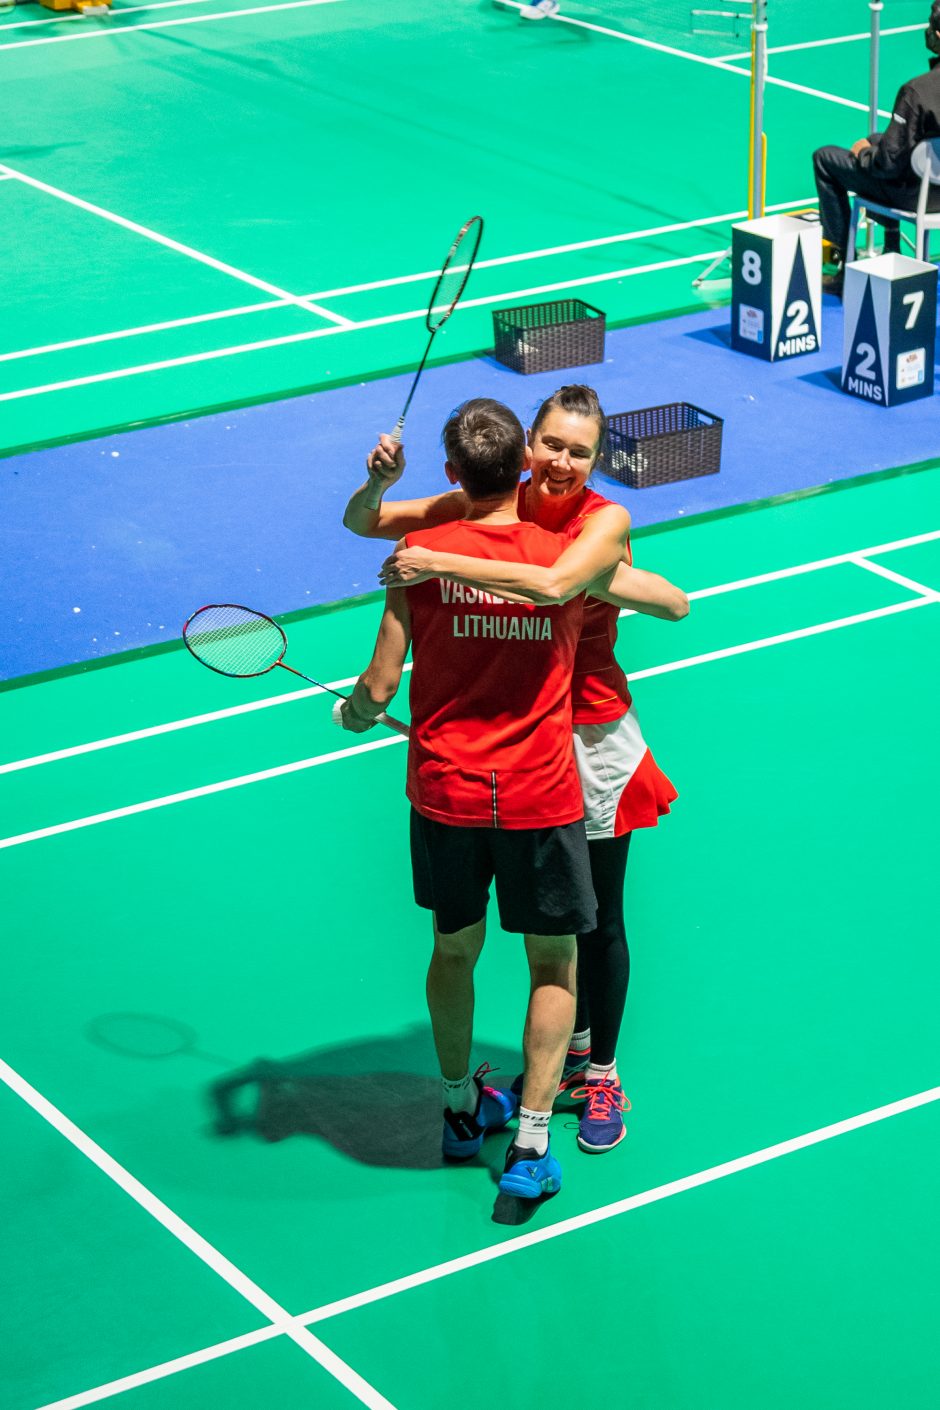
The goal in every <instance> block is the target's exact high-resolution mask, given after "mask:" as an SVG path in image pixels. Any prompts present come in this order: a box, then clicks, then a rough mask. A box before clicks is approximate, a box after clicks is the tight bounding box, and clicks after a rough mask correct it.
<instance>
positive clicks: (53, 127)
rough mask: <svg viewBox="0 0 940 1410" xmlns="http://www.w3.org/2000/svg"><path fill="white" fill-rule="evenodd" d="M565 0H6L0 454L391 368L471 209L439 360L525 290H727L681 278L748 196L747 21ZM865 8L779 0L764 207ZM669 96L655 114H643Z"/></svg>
mask: <svg viewBox="0 0 940 1410" xmlns="http://www.w3.org/2000/svg"><path fill="white" fill-rule="evenodd" d="M563 8H564V14H563V17H562V20H559V21H557V22H556V21H552V22H550V23H543V24H538V25H531V24H529V25H526V24H524V23H521V22H520V21H519V19H518V17H517V15H516V13H515V11H514V10H513V9H512V8H511V6H506V5H501V6H497V5H494V4H492V3H491V0H461V3H455V4H450V5H443V4H441V3H440V0H398V3H397V4H396V5H394V6H393V7H389V6H387V5H381V4H377V3H375V0H272V3H264V2H263V0H260V3H259V0H255V3H249V0H224V3H223V0H154V3H152V4H147V5H132V4H125V3H121V0H117V3H116V4H115V6H114V8H113V11H112V13H111V14H110V15H109V16H107V17H104V18H101V19H87V20H79V19H78V18H77V17H75V16H71V15H66V16H58V17H57V16H54V15H43V16H42V17H41V18H35V14H36V11H35V10H34V8H33V7H26V6H18V7H16V8H15V9H14V10H12V11H10V12H9V13H7V14H5V15H2V16H0V78H2V82H3V85H4V92H5V94H6V96H7V103H6V118H5V129H4V135H5V144H4V152H3V154H2V161H0V243H2V247H3V248H4V249H5V250H6V252H7V256H6V270H7V274H8V279H7V283H6V296H5V304H4V308H5V318H4V326H3V333H2V336H0V452H4V451H5V452H10V451H13V450H22V449H25V448H30V447H34V446H36V445H40V444H48V443H51V442H57V441H61V440H66V439H69V438H73V437H79V436H86V435H91V434H95V433H97V432H100V431H102V430H103V429H106V428H112V427H125V426H133V425H138V424H141V423H145V422H151V421H159V420H161V419H163V418H168V417H176V416H183V415H186V414H190V413H193V412H196V411H198V410H200V409H206V408H208V407H213V406H221V405H233V404H243V403H246V402H250V401H261V400H267V399H271V398H273V397H277V396H283V395H286V394H290V393H293V392H299V391H302V390H308V389H310V388H314V387H323V386H330V385H337V384H339V383H342V382H349V381H360V380H362V379H364V378H367V377H375V376H380V375H383V374H385V373H387V372H388V371H390V370H393V369H400V368H403V367H407V366H410V365H413V363H414V362H415V360H416V358H417V355H418V354H419V352H420V350H421V348H420V345H421V343H422V338H421V319H422V317H423V314H424V308H425V303H426V298H427V294H428V292H429V290H430V285H429V276H430V275H431V274H432V273H433V271H434V270H435V268H436V267H437V266H438V265H439V263H440V260H441V259H442V257H443V254H444V251H445V250H446V249H447V247H448V244H449V243H450V240H451V238H452V236H453V234H454V233H455V231H456V229H457V228H458V227H459V226H460V224H461V223H462V222H463V221H464V220H465V219H466V218H467V217H468V216H469V215H471V214H473V213H475V212H477V211H479V212H481V213H482V214H483V215H484V216H485V218H486V222H487V229H486V234H485V237H484V245H483V248H482V250H481V263H480V264H478V266H477V268H476V270H475V272H474V275H473V279H472V283H471V285H470V287H469V289H468V292H467V299H466V301H465V303H464V305H463V306H462V308H461V310H460V313H459V316H457V317H455V318H454V319H453V320H452V321H451V323H450V324H449V325H448V327H447V329H446V330H444V331H443V332H442V334H441V337H440V339H439V341H438V343H437V344H436V346H435V350H434V356H435V359H437V360H441V359H444V358H458V357H465V356H467V355H468V354H469V353H471V352H476V351H480V350H486V349H488V348H490V347H492V319H491V314H492V311H493V309H494V308H499V307H506V306H508V305H511V304H512V303H515V302H519V301H522V302H531V301H532V299H533V298H535V297H537V296H541V297H545V298H548V297H551V296H552V294H553V293H558V294H564V295H565V296H575V297H581V298H584V299H586V300H587V301H588V302H590V303H593V304H596V305H599V306H600V307H601V308H602V309H604V310H605V312H606V313H607V316H608V319H609V321H610V322H611V323H613V324H616V323H624V322H628V321H632V320H638V319H649V318H652V317H657V316H662V315H664V314H667V313H670V312H674V311H676V310H679V309H683V308H690V307H695V306H700V305H701V303H702V301H703V300H705V301H716V300H717V301H721V300H724V299H725V298H727V295H728V287H729V286H728V283H727V281H726V280H725V279H724V278H722V277H717V278H715V279H713V280H710V281H709V282H708V284H707V285H706V286H704V292H703V293H701V294H699V293H696V292H695V291H694V290H693V289H692V287H691V280H692V278H693V277H694V276H695V274H697V273H698V272H699V271H701V270H702V269H703V267H704V265H705V263H706V262H708V261H710V260H711V258H712V257H713V256H714V254H715V253H717V252H720V251H721V250H722V249H723V248H724V247H725V246H726V245H727V243H728V240H729V228H730V224H731V222H732V220H733V219H734V218H736V217H737V218H739V217H740V216H741V215H742V214H743V213H744V212H743V210H742V206H745V205H746V203H747V200H746V193H747V190H748V176H747V173H748V167H747V161H748V156H747V154H748V109H749V98H750V83H749V60H748V54H747V51H748V43H747V42H743V43H742V40H741V37H740V35H735V34H734V31H733V28H732V27H731V26H730V25H728V24H727V23H726V22H725V21H714V22H712V23H717V24H718V25H719V27H722V26H724V27H725V29H726V30H727V33H726V34H725V35H723V36H719V37H714V36H711V37H709V36H700V35H695V34H693V33H692V32H691V24H692V21H691V17H690V9H691V7H686V8H682V7H677V6H675V5H672V4H666V3H664V0H654V3H646V4H644V3H625V0H611V3H610V4H609V5H607V6H606V7H604V8H603V9H602V8H601V7H599V6H589V5H586V4H579V3H577V0H573V3H572V4H570V5H569V4H567V3H566V4H565V6H564V7H563ZM717 8H718V9H721V8H722V7H721V6H720V5H719V6H717ZM922 12H923V3H922V0H917V3H916V4H915V3H913V0H886V3H885V7H884V13H883V18H882V24H883V27H884V30H885V34H884V38H883V41H882V56H881V99H880V101H881V104H882V108H883V109H884V110H885V111H886V112H887V111H888V110H889V108H890V104H891V101H892V98H893V95H894V92H895V91H896V89H897V87H898V85H899V84H900V83H901V82H902V81H903V80H904V79H907V78H909V77H910V76H911V75H912V74H914V73H916V72H919V71H920V70H921V69H922V68H923V67H924V61H925V51H924V47H923V40H922V35H921V32H920V31H921V28H922V25H923V22H924V15H923V13H922ZM26 16H29V18H26ZM868 24H869V8H868V5H867V3H865V0H842V3H840V4H839V5H838V6H834V5H829V6H822V5H819V6H811V5H808V4H806V3H805V0H774V3H773V4H772V6H771V29H770V34H769V40H770V49H771V53H770V83H769V87H768V90H767V101H766V130H767V134H768V190H767V200H768V202H769V204H770V206H771V207H772V208H780V207H783V208H793V207H795V206H799V205H805V204H806V202H807V200H808V198H811V197H812V196H813V194H814V191H813V182H812V175H811V168H810V160H809V158H810V153H811V151H812V150H813V148H814V147H816V146H818V145H820V144H822V143H824V142H840V143H849V142H851V141H852V140H853V139H854V138H856V137H857V136H859V135H860V134H862V133H864V132H865V130H866V129H867V126H868V119H867V106H868V57H867V56H868V45H867V43H866V42H864V40H863V39H859V38H853V37H852V36H858V35H864V34H866V33H867V31H868ZM895 31H898V32H895ZM834 36H844V42H841V43H839V44H835V45H831V44H825V43H824V42H823V41H825V40H827V39H831V38H833V37H834ZM793 46H796V47H793ZM807 46H808V47H807ZM777 49H780V50H781V51H782V52H779V53H778V52H776V51H777ZM53 82H54V85H55V94H56V97H55V103H54V106H53V107H52V108H50V109H49V111H48V112H47V113H46V115H45V116H44V118H43V122H42V123H41V124H40V125H37V121H36V103H35V94H36V92H37V89H38V91H43V88H42V86H43V85H48V84H50V83H53ZM663 94H668V95H671V97H670V99H669V100H668V102H667V109H668V111H669V113H670V114H671V118H672V120H671V121H670V122H667V123H659V122H657V121H651V117H650V115H651V114H652V113H656V112H658V111H660V105H661V103H662V97H663ZM683 115H685V116H684V117H683ZM677 122H678V123H679V124H680V125H679V126H678V127H677V126H676V123H677ZM720 274H721V271H719V275H720ZM416 276H417V277H416ZM300 299H306V300H308V305H307V306H301V305H300V304H299V303H298V300H300ZM310 300H312V301H313V304H314V305H315V307H311V306H310V305H309V301H310Z"/></svg>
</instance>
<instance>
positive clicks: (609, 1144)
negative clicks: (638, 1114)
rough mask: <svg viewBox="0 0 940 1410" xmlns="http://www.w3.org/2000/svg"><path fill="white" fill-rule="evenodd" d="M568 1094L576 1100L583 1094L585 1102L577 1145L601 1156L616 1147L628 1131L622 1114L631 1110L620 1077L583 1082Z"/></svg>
mask: <svg viewBox="0 0 940 1410" xmlns="http://www.w3.org/2000/svg"><path fill="white" fill-rule="evenodd" d="M569 1096H571V1097H573V1098H575V1099H577V1098H579V1097H584V1098H585V1100H586V1102H587V1105H586V1106H585V1108H584V1113H583V1115H582V1117H581V1120H580V1121H579V1122H578V1145H579V1146H580V1147H581V1149H582V1150H583V1151H587V1152H588V1154H589V1155H600V1154H601V1153H602V1152H603V1151H609V1150H613V1148H614V1146H619V1144H620V1142H621V1141H622V1140H623V1138H624V1136H625V1135H626V1134H627V1128H626V1126H624V1124H623V1115H622V1113H623V1112H624V1111H629V1110H630V1103H629V1101H628V1099H627V1097H626V1096H625V1095H624V1090H623V1088H622V1087H621V1085H620V1078H619V1077H609V1078H607V1080H606V1081H604V1082H585V1084H584V1086H583V1087H576V1088H575V1089H574V1090H573V1091H572V1092H570V1093H569Z"/></svg>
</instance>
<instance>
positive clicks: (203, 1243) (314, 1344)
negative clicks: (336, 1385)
mask: <svg viewBox="0 0 940 1410" xmlns="http://www.w3.org/2000/svg"><path fill="white" fill-rule="evenodd" d="M0 1081H3V1082H5V1083H6V1085H7V1086H8V1087H9V1088H10V1090H11V1091H12V1092H15V1093H16V1095H17V1096H18V1097H21V1098H22V1099H23V1101H24V1102H26V1103H27V1105H28V1106H31V1107H32V1109H33V1111H35V1112H36V1113H37V1114H38V1115H39V1116H41V1117H42V1118H43V1120H45V1121H48V1123H49V1125H50V1126H53V1127H54V1128H55V1130H56V1131H58V1133H59V1135H60V1136H64V1138H65V1139H66V1140H67V1141H68V1142H69V1143H70V1144H71V1145H73V1146H74V1147H75V1149H76V1150H78V1151H80V1152H81V1154H82V1155H84V1156H87V1158H88V1159H89V1160H90V1161H91V1162H92V1164H94V1165H96V1166H97V1167H98V1169H99V1170H100V1171H101V1172H102V1174H104V1175H106V1176H107V1177H108V1179H109V1180H113V1181H114V1183H115V1184H116V1185H117V1186H118V1187H119V1188H120V1189H122V1190H123V1191H124V1193H125V1194H126V1195H129V1196H130V1198H131V1199H132V1200H134V1201H135V1203H137V1204H139V1205H140V1207H141V1208H142V1209H144V1210H146V1212H147V1213H148V1214H150V1215H151V1216H152V1217H153V1218H154V1219H156V1220H157V1222H158V1223H159V1224H162V1225H163V1227H164V1229H166V1230H167V1232H168V1233H170V1234H172V1235H173V1237H174V1238H176V1239H178V1240H179V1241H180V1243H181V1244H183V1245H184V1246H185V1247H186V1248H188V1249H189V1251H190V1253H193V1254H195V1256H196V1257H197V1258H198V1259H200V1260H201V1261H202V1262H203V1263H205V1264H206V1266H207V1267H209V1268H211V1269H212V1271H213V1273H216V1274H217V1275H218V1276H219V1277H220V1278H221V1279H222V1280H223V1281H224V1282H226V1283H228V1285H229V1287H230V1288H233V1289H234V1290H235V1292H237V1293H240V1294H241V1296H242V1297H243V1298H245V1300H246V1302H248V1303H250V1304H251V1306H252V1307H254V1308H255V1309H256V1310H257V1311H258V1312H260V1313H261V1315H262V1316H263V1317H266V1318H267V1319H268V1320H269V1321H270V1322H272V1323H273V1324H274V1325H275V1326H277V1327H278V1328H279V1329H280V1331H282V1332H283V1333H284V1335H285V1336H288V1337H290V1339H291V1341H293V1342H296V1343H297V1345H298V1346H299V1347H300V1348H301V1349H302V1350H303V1351H305V1352H306V1353H307V1355H308V1356H311V1357H312V1358H313V1360H314V1361H316V1362H317V1363H318V1364H319V1365H320V1366H322V1367H323V1369H324V1370H325V1371H328V1372H329V1373H330V1375H331V1376H333V1377H335V1379H336V1380H338V1381H339V1382H340V1384H341V1385H343V1386H345V1387H346V1389H347V1390H348V1391H350V1393H351V1394H352V1395H354V1396H355V1397H356V1399H357V1400H360V1401H361V1402H362V1404H363V1405H368V1406H370V1407H371V1410H394V1407H392V1406H390V1404H389V1402H388V1401H387V1400H386V1399H385V1398H384V1396H381V1395H379V1393H378V1392H377V1391H376V1390H375V1389H374V1388H373V1387H372V1386H370V1385H369V1384H368V1382H367V1381H365V1380H363V1378H362V1376H360V1375H359V1374H358V1372H356V1371H354V1370H353V1369H352V1367H351V1366H347V1364H346V1363H345V1361H341V1360H340V1358H339V1357H338V1356H337V1355H336V1354H335V1352H333V1351H331V1350H330V1348H329V1347H328V1346H325V1345H324V1344H323V1342H321V1341H320V1340H319V1338H318V1337H315V1336H313V1335H312V1334H311V1333H309V1332H306V1331H305V1330H304V1329H303V1328H302V1326H301V1325H300V1319H299V1318H296V1317H291V1315H290V1313H289V1312H287V1310H286V1309H285V1308H283V1307H281V1305H280V1303H278V1302H275V1300H274V1298H273V1297H271V1296H270V1295H269V1294H268V1293H266V1292H265V1291H264V1289H263V1288H260V1287H259V1286H258V1284H257V1283H255V1282H253V1281H252V1280H251V1278H249V1277H248V1276H247V1275H246V1274H245V1273H243V1272H242V1271H241V1269H240V1268H236V1267H235V1264H234V1263H232V1262H230V1260H229V1259H227V1258H226V1257H225V1256H224V1254H222V1253H220V1252H219V1250H218V1249H217V1248H215V1247H213V1245H212V1244H210V1243H209V1242H208V1240H207V1239H204V1238H203V1237H202V1235H201V1234H197V1233H196V1231H195V1229H193V1228H192V1227H191V1226H190V1225H189V1224H187V1223H186V1222H185V1220H183V1219H181V1218H180V1217H179V1215H178V1214H174V1212H173V1210H172V1209H170V1208H169V1206H168V1205H166V1204H164V1203H163V1201H162V1200H161V1199H158V1198H157V1196H156V1195H155V1194H153V1193H152V1192H151V1191H150V1190H148V1189H147V1187H146V1186H145V1185H143V1184H141V1182H140V1181H139V1180H138V1179H137V1178H136V1177H135V1176H134V1175H131V1173H130V1171H128V1170H125V1168H124V1167H123V1165H119V1164H118V1162H117V1161H116V1160H115V1159H114V1158H113V1156H110V1155H108V1153H107V1151H105V1150H103V1149H102V1147H101V1146H99V1145H98V1143H97V1142H96V1141H93V1140H92V1139H91V1137H90V1136H87V1135H86V1134H85V1132H84V1131H82V1130H81V1129H80V1128H79V1127H78V1126H76V1125H75V1123H74V1121H70V1120H69V1118H68V1117H67V1116H65V1115H64V1114H63V1113H62V1112H61V1111H59V1109H58V1107H55V1106H53V1105H52V1103H51V1102H50V1101H48V1100H47V1099H46V1098H45V1097H44V1096H43V1095H42V1094H41V1093H40V1092H37V1091H36V1089H35V1087H32V1086H30V1084H29V1083H28V1082H27V1081H26V1080H25V1079H24V1078H23V1077H21V1076H20V1075H19V1073H18V1072H15V1071H14V1070H13V1068H12V1067H10V1066H9V1065H8V1064H7V1063H5V1062H3V1061H2V1060H0Z"/></svg>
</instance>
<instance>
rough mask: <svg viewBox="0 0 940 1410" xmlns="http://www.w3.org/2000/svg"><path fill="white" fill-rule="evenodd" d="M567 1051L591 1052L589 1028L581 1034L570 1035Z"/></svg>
mask: <svg viewBox="0 0 940 1410" xmlns="http://www.w3.org/2000/svg"><path fill="white" fill-rule="evenodd" d="M568 1051H569V1053H589V1052H590V1051H591V1030H590V1028H585V1029H584V1031H583V1032H582V1033H572V1035H571V1042H570V1043H569V1044H568Z"/></svg>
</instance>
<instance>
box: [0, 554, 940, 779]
mask: <svg viewBox="0 0 940 1410" xmlns="http://www.w3.org/2000/svg"><path fill="white" fill-rule="evenodd" d="M937 539H940V529H933V530H931V531H930V532H929V533H926V534H913V535H911V536H910V537H908V538H904V539H894V540H892V541H891V542H890V543H881V544H876V545H875V546H874V547H873V548H855V549H852V550H851V552H849V553H837V554H834V555H833V556H832V557H830V558H815V559H813V560H812V561H810V562H807V563H798V564H795V565H794V566H793V567H790V568H774V569H772V570H771V571H770V572H768V573H758V574H756V575H755V576H753V577H750V578H736V579H734V580H733V581H732V582H728V583H719V584H717V585H716V586H715V587H708V588H697V589H696V590H695V591H693V592H690V593H689V594H688V597H689V600H690V601H691V602H698V601H701V600H703V599H704V598H707V597H718V596H720V595H723V594H725V593H729V592H740V591H742V590H743V589H745V588H752V587H760V586H762V585H763V584H764V583H775V582H780V581H781V580H782V579H784V578H793V577H798V576H800V575H801V574H805V573H817V572H821V571H822V570H823V569H826V568H835V567H838V566H840V565H841V564H845V563H855V564H857V565H858V566H859V567H866V568H871V569H872V571H879V572H881V573H882V574H883V576H886V577H890V578H891V579H892V580H893V581H894V582H898V583H900V584H901V585H902V586H909V587H910V588H911V590H912V591H915V592H918V593H920V594H921V595H922V596H924V597H930V598H933V597H934V596H936V595H937V594H935V593H934V591H933V589H931V588H927V587H924V586H923V585H922V584H920V583H914V582H912V581H911V580H910V579H907V578H901V577H900V575H899V574H897V573H893V572H892V571H891V570H890V569H887V568H885V569H882V568H881V567H880V565H875V564H872V563H869V562H868V555H874V554H879V555H881V554H885V553H895V552H897V550H898V549H904V548H916V547H918V546H919V545H920V544H925V543H932V542H934V541H935V540H937ZM638 615H640V614H639V613H637V612H636V611H634V609H632V608H624V609H623V611H622V612H621V613H620V616H621V617H635V616H638ZM405 670H406V671H410V670H411V663H410V662H408V663H406V665H405ZM631 674H632V675H633V677H634V679H635V678H636V673H635V672H631ZM356 679H357V677H356V676H345V677H344V678H343V679H342V680H334V681H328V682H327V686H326V688H327V689H328V690H330V691H334V690H344V689H345V688H346V687H347V686H350V685H352V684H354V682H355V681H356ZM323 693H324V687H322V686H316V685H315V686H308V687H305V688H304V689H301V690H292V691H288V692H287V693H286V694H283V695H269V696H266V697H265V698H264V699H263V700H252V701H249V702H248V703H247V704H244V705H228V706H226V707H225V709H222V710H210V711H208V712H207V713H205V714H202V715H189V716H187V717H186V718H185V719H181V720H170V721H168V722H167V723H165V724H160V725H148V726H146V727H145V728H143V729H137V730H129V731H127V732H126V733H124V734H113V735H109V736H108V737H107V738H105V739H96V740H92V741H90V742H89V743H86V744H72V745H69V746H68V747H67V748H64V749H53V750H51V751H50V752H49V753H46V754H33V755H32V756H30V757H29V758H25V759H15V760H12V761H11V762H10V763H7V764H0V774H8V773H17V772H19V770H20V769H32V768H35V767H36V766H37V765H39V764H53V763H58V762H59V761H60V760H62V759H73V758H75V757H76V756H77V755H79V754H91V753H95V752H96V751H97V750H99V749H112V748H114V747H115V746H116V745H119V744H133V743H136V742H137V741H138V740H141V739H153V738H154V737H155V736H157V735H161V734H172V733H173V732H174V731H176V730H181V729H192V728H193V727H194V726H196V725H204V724H214V723H215V722H216V721H218V720H228V719H233V718H235V717H236V716H239V715H247V714H251V713H252V712H253V711H255V710H267V709H271V708H273V707H275V706H278V705H288V704H290V703H291V702H292V701H295V700H307V699H309V698H310V697H311V696H314V695H322V694H323Z"/></svg>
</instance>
